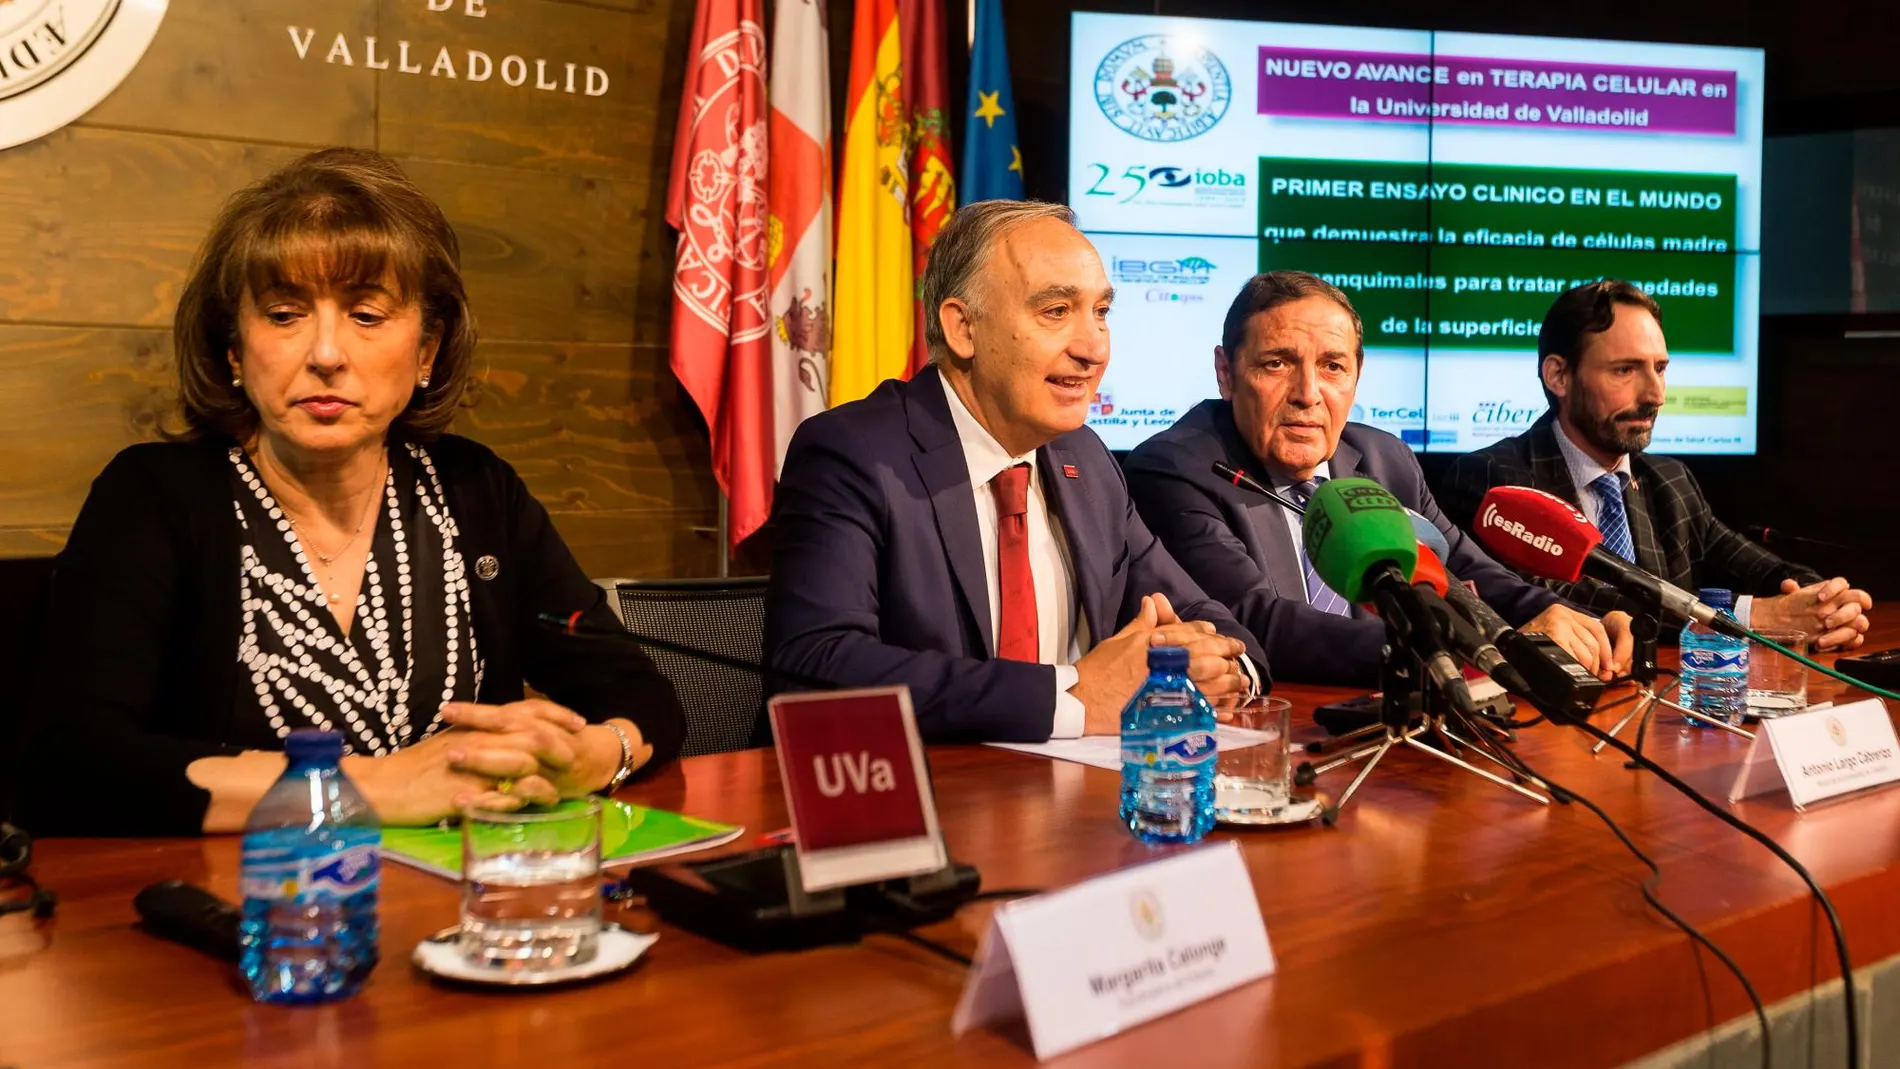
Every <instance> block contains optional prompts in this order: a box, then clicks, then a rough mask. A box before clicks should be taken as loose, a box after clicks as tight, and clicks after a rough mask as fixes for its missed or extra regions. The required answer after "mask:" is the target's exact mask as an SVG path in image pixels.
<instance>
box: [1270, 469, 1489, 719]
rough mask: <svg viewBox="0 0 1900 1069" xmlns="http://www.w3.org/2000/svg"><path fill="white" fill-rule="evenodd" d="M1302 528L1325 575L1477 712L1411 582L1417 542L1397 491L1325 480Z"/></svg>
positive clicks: (1450, 695) (1450, 697)
mask: <svg viewBox="0 0 1900 1069" xmlns="http://www.w3.org/2000/svg"><path fill="white" fill-rule="evenodd" d="M1300 533H1301V538H1302V541H1304V542H1305V544H1306V556H1307V558H1308V559H1309V560H1311V561H1312V562H1313V571H1314V573H1315V574H1317V575H1318V576H1319V577H1320V580H1321V581H1322V582H1324V583H1325V584H1326V585H1327V586H1329V587H1332V588H1333V589H1334V590H1335V591H1337V592H1338V593H1339V595H1340V596H1341V597H1343V598H1345V599H1346V600H1347V601H1351V602H1368V601H1369V602H1371V603H1373V604H1374V605H1375V606H1377V607H1378V609H1379V613H1380V615H1381V616H1384V617H1385V618H1386V619H1387V620H1388V622H1390V623H1391V624H1392V626H1393V628H1394V631H1395V632H1397V633H1398V634H1399V636H1400V637H1402V638H1404V639H1405V640H1406V642H1407V644H1408V645H1410V646H1411V648H1412V651H1413V652H1414V653H1416V654H1417V655H1418V658H1419V660H1420V661H1421V662H1422V663H1423V665H1424V668H1425V674H1426V675H1427V676H1428V677H1430V679H1431V681H1432V683H1433V684H1434V685H1436V686H1437V687H1438V691H1439V693H1440V694H1443V695H1444V696H1445V699H1446V701H1448V702H1450V703H1451V706H1452V708H1453V709H1455V710H1456V711H1458V712H1459V713H1461V714H1463V715H1465V716H1476V715H1477V707H1476V705H1475V704H1473V702H1472V700H1471V690H1470V688H1469V687H1467V686H1466V685H1465V677H1464V673H1463V672H1460V671H1459V670H1458V666H1457V665H1456V664H1454V663H1453V662H1452V659H1451V654H1450V653H1449V652H1448V651H1447V650H1446V649H1445V644H1444V640H1443V638H1442V637H1441V635H1440V628H1439V622H1438V617H1437V616H1436V614H1434V613H1433V612H1432V610H1431V608H1430V606H1429V605H1428V604H1427V602H1426V599H1425V597H1424V596H1423V595H1422V594H1421V593H1420V592H1419V589H1418V588H1417V587H1415V586H1413V585H1412V574H1413V573H1414V572H1415V571H1417V570H1418V560H1419V557H1418V549H1419V544H1418V539H1417V538H1414V537H1413V536H1412V522H1411V521H1410V520H1408V519H1406V517H1405V509H1404V507H1403V506H1401V505H1400V504H1399V502H1398V499H1397V498H1395V497H1393V496H1392V492H1391V491H1390V490H1387V489H1386V488H1385V487H1383V486H1380V485H1379V484H1378V483H1376V482H1374V481H1372V480H1371V479H1357V478H1347V479H1331V480H1328V481H1327V482H1325V483H1322V484H1321V485H1320V487H1319V489H1317V490H1315V491H1314V492H1313V496H1312V498H1311V499H1310V500H1309V501H1308V502H1307V506H1306V516H1305V519H1304V522H1303V523H1302V524H1301V530H1300ZM1440 574H1441V577H1442V566H1441V568H1440ZM1428 576H1429V566H1428ZM1441 581H1442V578H1441ZM1432 589H1433V590H1434V591H1436V590H1437V589H1442V587H1434V588H1432Z"/></svg>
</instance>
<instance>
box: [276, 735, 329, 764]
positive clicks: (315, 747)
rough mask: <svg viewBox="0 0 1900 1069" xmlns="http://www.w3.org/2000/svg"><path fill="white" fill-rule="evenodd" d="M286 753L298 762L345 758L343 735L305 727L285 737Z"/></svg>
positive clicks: (308, 762) (306, 762) (307, 762)
mask: <svg viewBox="0 0 1900 1069" xmlns="http://www.w3.org/2000/svg"><path fill="white" fill-rule="evenodd" d="M284 755H285V756H287V757H289V758H290V759H291V761H293V762H295V763H297V764H310V763H314V762H327V763H329V764H333V765H334V764H336V763H337V762H338V761H341V760H343V736H342V735H340V734H338V733H337V732H334V731H317V730H315V729H314V728H304V729H302V730H299V731H293V732H291V733H290V734H289V735H287V736H285V738H284Z"/></svg>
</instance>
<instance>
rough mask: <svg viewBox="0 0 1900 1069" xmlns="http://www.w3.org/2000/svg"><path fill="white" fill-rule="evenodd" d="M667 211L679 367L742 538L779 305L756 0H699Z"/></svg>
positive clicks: (759, 451) (771, 464)
mask: <svg viewBox="0 0 1900 1069" xmlns="http://www.w3.org/2000/svg"><path fill="white" fill-rule="evenodd" d="M666 221H667V223H668V224H669V225H670V226H672V227H673V228H674V229H675V230H678V231H679V235H680V237H679V253H678V260H677V262H676V263H675V265H674V268H673V337H672V341H673V353H672V365H673V374H674V375H676V376H677V377H678V378H679V381H680V384H681V385H682V386H684V387H685V388H686V392H687V393H689V394H691V395H692V398H693V401H694V403H695V404H697V405H698V406H699V411H700V413H701V414H702V415H704V416H705V418H706V424H707V427H708V428H709V430H710V431H711V435H712V460H713V474H714V475H715V476H716V477H717V478H718V480H719V486H720V488H721V489H722V490H724V491H725V493H726V496H727V498H728V499H730V501H731V538H732V544H733V545H737V544H738V543H739V542H740V541H741V540H742V539H744V538H745V537H746V536H747V535H750V534H751V533H752V532H754V531H756V530H758V529H759V527H760V525H762V524H763V523H764V522H765V519H766V516H767V515H768V514H769V513H770V511H771V507H772V480H773V477H774V475H775V474H776V466H777V464H776V460H775V457H774V454H773V448H774V440H773V431H772V423H773V401H772V372H771V357H772V352H771V328H772V314H771V309H770V307H769V306H768V304H767V297H768V279H767V266H766V104H765V32H764V28H763V25H762V19H761V16H760V0H699V9H698V12H697V15H696V16H695V19H694V24H693V39H692V47H691V50H690V51H689V52H688V53H687V69H686V84H685V92H684V93H683V95H682V98H681V100H680V121H679V132H678V136H677V138H676V139H675V141H674V144H673V170H672V177H671V181H670V182H669V184H668V187H667V195H666Z"/></svg>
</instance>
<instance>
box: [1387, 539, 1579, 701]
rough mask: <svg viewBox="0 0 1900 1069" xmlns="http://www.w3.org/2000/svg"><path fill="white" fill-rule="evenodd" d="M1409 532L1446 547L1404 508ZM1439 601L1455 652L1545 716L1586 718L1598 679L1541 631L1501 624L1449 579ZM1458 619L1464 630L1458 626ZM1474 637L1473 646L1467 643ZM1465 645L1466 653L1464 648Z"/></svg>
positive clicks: (1481, 602) (1427, 542)
mask: <svg viewBox="0 0 1900 1069" xmlns="http://www.w3.org/2000/svg"><path fill="white" fill-rule="evenodd" d="M1406 513H1407V515H1409V516H1410V517H1411V519H1412V530H1413V532H1414V533H1415V534H1416V535H1417V536H1418V538H1419V542H1420V543H1421V544H1422V545H1426V546H1430V545H1431V544H1432V542H1431V540H1436V541H1437V542H1439V543H1441V544H1446V545H1449V543H1447V542H1446V540H1445V533H1444V532H1443V531H1440V530H1439V529H1438V527H1437V525H1436V524H1434V523H1432V521H1430V520H1428V519H1426V518H1425V517H1423V516H1420V515H1419V514H1418V513H1416V512H1413V511H1411V510H1410V509H1407V510H1406ZM1445 600H1446V601H1447V602H1449V603H1450V604H1451V607H1452V608H1454V609H1456V610H1457V611H1456V613H1454V614H1453V615H1454V616H1457V617H1462V620H1454V622H1453V624H1452V626H1451V628H1450V629H1449V630H1450V633H1451V636H1452V639H1453V642H1454V645H1457V646H1458V647H1459V650H1458V654H1459V656H1461V657H1463V658H1464V659H1465V660H1466V661H1468V662H1470V663H1471V664H1474V665H1476V666H1477V667H1478V670H1479V671H1481V672H1483V673H1484V674H1485V675H1488V676H1490V677H1491V678H1492V679H1494V680H1496V681H1497V683H1498V685H1499V686H1501V687H1503V688H1504V689H1505V690H1508V691H1510V692H1511V693H1513V694H1516V695H1518V696H1520V697H1523V698H1527V699H1529V700H1530V702H1531V704H1532V705H1535V706H1536V707H1537V708H1539V709H1540V710H1542V711H1543V712H1544V713H1546V714H1547V715H1549V716H1550V717H1551V719H1553V720H1557V721H1560V722H1567V720H1568V719H1569V718H1573V717H1583V716H1588V715H1589V714H1590V712H1591V710H1593V709H1595V708H1596V703H1597V698H1598V697H1599V696H1601V695H1602V693H1603V690H1604V686H1605V684H1604V682H1603V681H1602V680H1601V679H1598V678H1597V677H1596V676H1593V675H1591V674H1590V672H1589V671H1588V670H1587V669H1585V668H1584V667H1583V665H1582V664H1580V663H1579V662H1578V661H1577V659H1576V658H1575V657H1572V656H1571V655H1570V653H1569V651H1568V650H1565V649H1564V648H1563V647H1562V646H1559V645H1557V643H1556V642H1555V641H1554V640H1552V639H1551V638H1549V637H1548V636H1545V635H1528V634H1524V633H1523V632H1521V631H1518V630H1517V629H1516V628H1514V627H1512V626H1511V625H1509V624H1507V623H1505V622H1504V618H1503V617H1501V616H1499V615H1498V614H1497V611H1496V610H1495V609H1493V608H1491V606H1489V605H1487V604H1485V601H1484V599H1483V598H1481V597H1479V596H1478V595H1477V594H1476V593H1474V592H1473V591H1472V590H1471V588H1470V587H1468V586H1466V585H1465V584H1463V583H1460V582H1457V581H1456V580H1455V578H1454V580H1453V581H1452V582H1451V583H1449V584H1447V586H1446V587H1445ZM1460 623H1463V624H1464V625H1465V626H1466V628H1468V629H1469V632H1468V633H1466V632H1465V630H1464V629H1461V628H1460V627H1459V626H1458V625H1459V624H1460ZM1474 638H1475V640H1476V644H1475V645H1470V644H1471V643H1472V640H1473V639H1474ZM1468 645H1469V646H1470V648H1469V651H1467V649H1466V648H1465V647H1466V646H1468Z"/></svg>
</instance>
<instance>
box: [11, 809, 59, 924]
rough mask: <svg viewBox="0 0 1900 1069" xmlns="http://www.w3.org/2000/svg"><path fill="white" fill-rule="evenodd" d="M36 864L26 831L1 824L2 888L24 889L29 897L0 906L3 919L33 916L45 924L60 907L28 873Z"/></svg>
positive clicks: (31, 838)
mask: <svg viewBox="0 0 1900 1069" xmlns="http://www.w3.org/2000/svg"><path fill="white" fill-rule="evenodd" d="M32 863H33V837H32V836H31V835H28V834H27V833H26V831H25V829H22V828H16V827H14V826H13V825H11V824H5V823H0V884H4V883H7V882H10V881H11V882H18V883H21V884H23V885H25V887H26V889H27V896H26V897H25V898H24V899H21V900H19V901H16V902H0V917H4V916H6V915H7V914H9V913H31V914H33V919H34V920H38V921H43V920H46V919H47V918H49V917H51V916H52V915H53V910H54V908H55V907H57V906H58V905H59V896H58V895H56V894H54V893H53V892H51V891H48V890H47V889H46V888H44V887H41V886H40V885H39V883H38V882H36V881H35V880H34V879H33V877H32V875H31V874H30V873H28V872H27V871H26V868H27V866H28V865H31V864H32Z"/></svg>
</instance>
